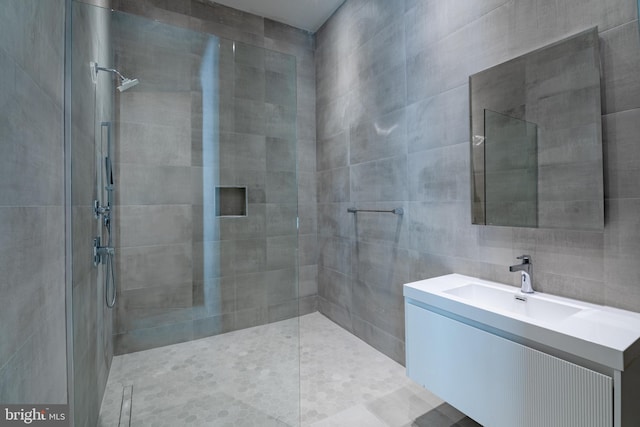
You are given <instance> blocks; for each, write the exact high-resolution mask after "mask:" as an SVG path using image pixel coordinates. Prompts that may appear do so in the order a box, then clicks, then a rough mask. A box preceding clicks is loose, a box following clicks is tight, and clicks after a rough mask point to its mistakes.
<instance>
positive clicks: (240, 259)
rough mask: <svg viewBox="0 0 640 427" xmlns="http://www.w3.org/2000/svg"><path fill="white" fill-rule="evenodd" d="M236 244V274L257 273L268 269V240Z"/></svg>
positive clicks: (241, 241) (244, 241)
mask: <svg viewBox="0 0 640 427" xmlns="http://www.w3.org/2000/svg"><path fill="white" fill-rule="evenodd" d="M235 243H236V244H235V255H234V265H235V271H236V274H246V273H256V272H260V271H264V270H265V269H266V266H267V242H266V239H250V240H236V241H235Z"/></svg>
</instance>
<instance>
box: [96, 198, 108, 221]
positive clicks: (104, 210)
mask: <svg viewBox="0 0 640 427" xmlns="http://www.w3.org/2000/svg"><path fill="white" fill-rule="evenodd" d="M109 212H111V206H109V204H107V205H106V206H102V205H100V201H99V200H94V201H93V216H94V217H95V218H96V219H98V218H100V215H109Z"/></svg>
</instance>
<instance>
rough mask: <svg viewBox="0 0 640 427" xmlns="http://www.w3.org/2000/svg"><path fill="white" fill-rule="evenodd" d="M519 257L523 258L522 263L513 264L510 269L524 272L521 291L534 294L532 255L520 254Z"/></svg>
mask: <svg viewBox="0 0 640 427" xmlns="http://www.w3.org/2000/svg"><path fill="white" fill-rule="evenodd" d="M518 259H521V260H522V263H521V264H516V265H512V266H510V267H509V271H511V272H515V271H519V272H521V273H522V277H521V279H522V286H521V288H520V291H521V292H522V293H525V294H532V293H533V292H534V290H533V286H532V285H531V275H532V273H531V266H532V265H533V264H531V256H530V255H520V256H519V257H518Z"/></svg>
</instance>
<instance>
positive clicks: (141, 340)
mask: <svg viewBox="0 0 640 427" xmlns="http://www.w3.org/2000/svg"><path fill="white" fill-rule="evenodd" d="M113 339H114V344H113V347H114V354H116V355H119V354H126V353H133V352H136V351H142V350H147V349H150V348H156V347H162V346H165V345H170V344H177V343H181V342H186V341H191V340H192V339H193V323H192V322H191V321H188V322H182V323H173V324H170V325H163V326H157V327H155V328H146V329H134V330H132V331H128V332H125V333H121V334H114V335H113Z"/></svg>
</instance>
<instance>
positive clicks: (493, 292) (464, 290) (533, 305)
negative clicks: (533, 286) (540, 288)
mask: <svg viewBox="0 0 640 427" xmlns="http://www.w3.org/2000/svg"><path fill="white" fill-rule="evenodd" d="M444 293H447V294H450V295H454V296H456V297H459V298H462V299H465V300H469V301H470V302H472V303H474V304H479V305H482V306H486V307H489V308H493V309H497V310H503V311H508V312H511V313H514V314H518V315H521V316H526V317H529V318H532V319H536V320H541V321H544V322H558V321H561V320H564V319H566V318H567V317H569V316H573V315H574V314H577V313H579V312H580V311H582V310H583V308H582V307H578V306H574V305H570V304H566V303H564V302H559V301H551V300H547V299H545V298H544V297H542V296H539V295H536V294H523V293H522V292H520V290H518V289H513V290H510V289H509V290H507V289H499V288H496V287H493V286H489V285H485V284H479V283H469V284H467V285H463V286H459V287H457V288H452V289H448V290H446V291H444Z"/></svg>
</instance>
